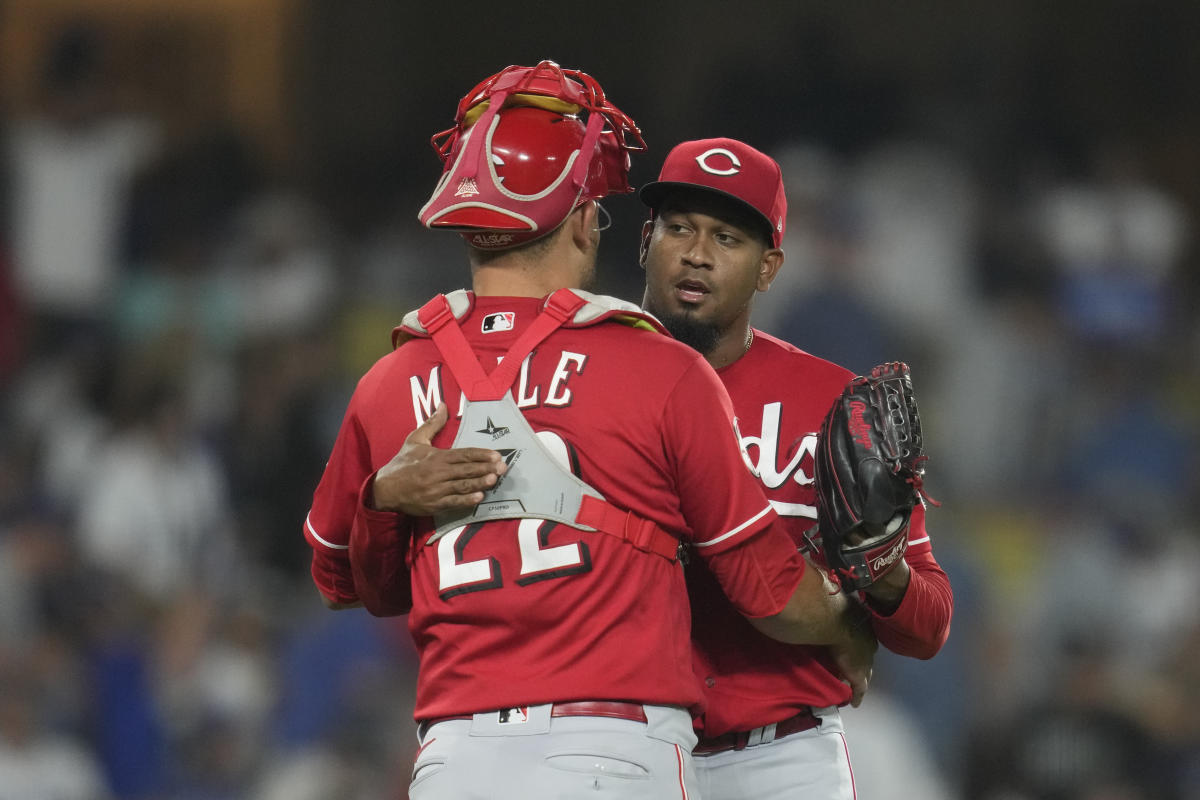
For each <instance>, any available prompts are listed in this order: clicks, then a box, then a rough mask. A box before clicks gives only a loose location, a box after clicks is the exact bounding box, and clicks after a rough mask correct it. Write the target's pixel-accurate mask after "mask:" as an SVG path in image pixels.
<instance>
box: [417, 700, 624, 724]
mask: <svg viewBox="0 0 1200 800" xmlns="http://www.w3.org/2000/svg"><path fill="white" fill-rule="evenodd" d="M493 713H499V712H493ZM550 716H552V717H607V718H609V719H627V720H630V721H632V722H645V721H646V709H645V708H644V707H643V706H642V704H641V703H621V702H617V701H613V700H578V701H575V702H571V703H554V704H553V705H552V706H550ZM472 717H473V715H472V714H462V715H459V716H452V717H434V718H433V719H427V720H422V722H421V727H422V729H426V730H427V729H428V728H429V726H431V725H436V724H437V723H439V722H449V721H450V720H454V719H472Z"/></svg>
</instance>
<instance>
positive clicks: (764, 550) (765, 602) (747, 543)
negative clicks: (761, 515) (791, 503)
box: [705, 521, 807, 618]
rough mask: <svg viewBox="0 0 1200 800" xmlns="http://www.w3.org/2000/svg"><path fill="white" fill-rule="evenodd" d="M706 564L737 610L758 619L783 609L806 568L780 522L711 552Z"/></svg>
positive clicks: (745, 615)
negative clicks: (718, 550)
mask: <svg viewBox="0 0 1200 800" xmlns="http://www.w3.org/2000/svg"><path fill="white" fill-rule="evenodd" d="M705 563H706V564H707V565H708V568H709V570H711V571H712V573H713V575H714V576H715V577H716V579H717V583H719V584H720V585H721V590H722V591H723V592H724V593H725V596H726V597H728V598H729V600H730V602H731V603H732V604H733V607H734V608H736V609H737V610H738V613H740V614H741V615H742V616H744V617H755V618H759V617H769V616H771V615H773V614H778V613H779V612H780V611H782V610H783V608H784V606H786V605H787V602H788V600H789V599H791V596H792V594H793V593H794V592H795V591H796V586H797V585H799V583H800V579H801V578H802V577H804V570H805V569H806V567H807V564H806V563H805V561H804V559H803V558H802V557H801V555H800V552H799V551H798V550H797V549H796V546H795V544H794V543H793V542H792V538H791V537H790V536H788V534H787V532H786V531H785V530H784V529H783V527H782V525H781V524H780V523H779V522H778V521H776V522H775V523H774V524H772V525H770V526H769V527H767V528H766V529H765V530H762V531H760V532H759V533H757V534H755V535H754V536H752V537H750V538H749V539H748V540H742V541H739V542H738V544H737V545H736V546H735V547H729V548H725V549H723V550H721V551H720V552H717V553H713V554H711V555H708V556H707V557H706V558H705Z"/></svg>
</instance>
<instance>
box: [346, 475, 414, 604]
mask: <svg viewBox="0 0 1200 800" xmlns="http://www.w3.org/2000/svg"><path fill="white" fill-rule="evenodd" d="M374 480H375V473H371V474H370V475H368V476H367V478H366V480H364V481H363V484H362V488H361V490H360V491H359V497H358V503H357V507H356V509H355V513H354V521H353V523H351V526H350V548H349V559H350V572H351V575H352V576H353V579H354V589H355V592H356V593H357V594H358V599H359V600H361V601H362V604H363V606H364V607H365V608H366V609H367V611H369V612H370V613H371V614H373V615H375V616H377V617H391V616H396V615H399V614H407V613H408V612H409V611H411V610H412V604H413V601H412V574H411V572H410V567H411V564H410V559H409V552H410V551H411V549H412V542H411V539H412V525H411V519H410V518H409V517H406V516H405V515H404V514H399V513H394V512H391V511H378V510H376V509H373V508H371V505H370V499H371V487H372V486H373V484H374Z"/></svg>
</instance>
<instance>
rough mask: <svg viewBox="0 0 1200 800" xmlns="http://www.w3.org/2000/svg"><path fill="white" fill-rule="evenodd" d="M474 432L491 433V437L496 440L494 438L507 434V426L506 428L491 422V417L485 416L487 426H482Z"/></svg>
mask: <svg viewBox="0 0 1200 800" xmlns="http://www.w3.org/2000/svg"><path fill="white" fill-rule="evenodd" d="M475 432H476V433H489V434H491V436H492V439H493V440H496V439H499V438H500V437H501V436H507V435H508V428H506V427H505V426H503V425H499V426H498V425H496V423H494V422H492V418H491V417H488V418H487V427H486V428H484V429H483V430H479V431H475Z"/></svg>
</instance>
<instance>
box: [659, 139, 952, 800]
mask: <svg viewBox="0 0 1200 800" xmlns="http://www.w3.org/2000/svg"><path fill="white" fill-rule="evenodd" d="M640 196H641V199H642V200H643V202H644V203H645V204H646V205H648V206H649V207H650V208H651V210H652V218H651V220H650V221H648V222H647V223H646V224H645V227H644V229H643V232H642V244H641V253H640V255H641V264H642V266H643V267H644V268H645V270H646V293H645V297H644V301H643V307H644V308H645V310H647V311H650V312H652V313H653V314H654V315H655V316H656V317H657V318H658V319H659V320H661V321H662V322H663V324H664V325H665V326H666V328H667V329H668V330H669V331H671V333H673V334H674V335H675V337H676V338H678V339H680V340H682V341H684V342H686V343H688V344H690V345H691V346H693V347H694V348H696V349H697V350H698V351H699V352H700V353H702V354H703V355H704V356H705V357H706V358H707V359H708V361H709V362H710V363H711V364H712V365H713V367H715V368H716V370H717V373H718V374H719V375H720V378H721V381H722V383H724V384H725V388H726V389H727V390H728V391H729V395H730V397H731V399H732V401H733V406H734V413H735V415H736V418H737V423H738V427H739V430H740V435H741V441H742V443H743V446H744V447H745V449H746V450H747V451H748V452H749V455H750V460H751V462H752V467H753V469H754V472H755V474H756V475H757V476H758V480H759V481H760V483H761V485H762V488H763V490H764V491H765V492H766V494H767V497H768V498H769V499H770V503H771V506H772V508H774V509H775V511H776V512H777V513H778V514H779V515H780V517H781V519H782V520H783V522H784V524H785V525H786V526H787V528H788V530H789V532H790V534H791V536H792V538H793V540H794V541H795V542H796V545H797V546H798V547H801V546H803V545H804V543H805V539H804V534H805V532H806V530H808V529H809V528H811V527H813V525H814V523H815V520H816V519H817V512H816V495H815V492H814V487H813V478H814V468H813V453H814V450H815V448H816V441H817V431H818V430H820V428H821V424H822V419H823V418H824V417H825V415H826V412H827V411H828V410H829V409H830V406H831V404H832V403H833V402H834V400H835V398H837V397H839V395H840V394H841V392H842V389H843V387H844V386H846V384H847V382H848V381H849V380H850V379H851V378H852V377H853V376H852V374H851V373H850V372H849V371H847V370H845V369H843V368H842V367H839V366H837V365H835V364H832V363H830V362H827V361H823V360H822V359H820V358H817V357H815V356H812V355H809V354H808V353H805V352H804V351H802V350H799V349H798V348H796V347H794V346H792V345H790V344H788V343H787V342H784V341H781V340H779V339H777V338H775V337H772V336H769V335H767V334H765V333H763V332H762V331H759V330H756V329H754V328H752V327H751V325H750V315H751V307H752V303H753V298H754V295H755V293H756V292H765V291H767V289H768V288H769V287H770V285H771V281H772V280H773V279H774V277H775V275H776V274H777V273H778V271H779V269H780V268H781V266H782V264H783V260H784V255H783V251H782V250H781V249H780V245H781V242H782V240H783V234H784V224H785V220H786V215H787V205H786V198H785V195H784V186H783V179H782V176H781V172H780V169H779V166H778V164H776V163H775V161H774V160H772V159H771V158H769V157H768V156H766V155H764V154H763V153H761V152H759V151H758V150H755V149H754V148H752V147H750V146H748V145H746V144H744V143H742V142H739V141H736V140H732V139H705V140H700V141H691V142H685V143H683V144H681V145H679V146H678V147H676V148H675V149H673V150H672V151H671V152H670V153H669V154H668V156H667V158H666V160H665V162H664V164H663V167H662V171H661V174H660V176H659V179H658V180H657V181H655V182H652V183H650V184H647V185H646V186H644V187H643V188H642V189H641V192H640ZM688 588H689V592H690V595H691V599H692V614H693V629H692V635H693V644H694V654H695V665H696V671H697V674H698V676H699V677H700V678H701V680H702V682H703V684H704V687H705V689H704V692H705V700H706V710H705V713H704V716H703V718H702V720H701V727H700V741H699V744H698V745H697V747H696V750H695V753H696V755H697V759H696V764H697V770H698V772H699V776H700V783H701V792H702V794H703V796H704V797H705V798H706V800H734V799H735V798H739V799H740V798H747V797H753V798H755V800H769V799H770V798H784V797H787V798H794V797H814V798H839V799H840V798H846V799H847V800H849V799H850V798H854V797H855V796H856V795H855V789H854V775H853V772H852V770H851V766H850V759H849V754H848V749H847V745H846V742H845V739H844V736H843V732H842V724H841V720H840V719H839V715H838V708H839V707H840V706H843V705H845V704H846V703H847V702H850V701H851V700H852V693H851V689H850V688H849V687H848V686H847V685H846V684H845V683H843V682H842V681H841V680H840V679H839V676H838V672H837V670H836V669H835V668H834V667H833V665H832V664H831V662H830V660H829V652H828V651H827V650H826V649H824V648H821V647H814V646H809V645H789V644H783V643H780V642H777V641H772V640H770V639H768V638H766V637H764V636H762V635H760V634H759V633H758V632H757V631H755V630H754V628H753V627H752V626H750V625H748V624H746V621H745V620H744V619H743V618H741V616H740V615H739V614H738V613H737V612H736V611H735V610H734V609H733V608H732V607H731V606H730V604H729V602H728V600H726V599H725V598H724V597H722V595H721V592H720V589H719V586H718V584H717V582H716V581H715V580H714V576H713V574H712V572H711V570H709V569H708V567H707V566H706V565H705V564H704V563H703V562H697V563H694V564H691V565H690V566H689V568H688ZM863 596H864V598H865V601H866V606H867V608H868V609H870V621H871V627H872V628H873V629H874V632H875V634H876V636H877V637H878V640H879V642H880V643H882V644H883V645H884V646H886V647H887V648H888V649H890V650H892V651H894V652H896V653H899V654H901V655H906V656H913V657H917V658H930V657H932V656H933V655H934V654H936V653H937V652H938V650H939V649H940V647H941V645H942V644H943V643H944V641H945V640H946V636H947V635H948V632H949V626H950V616H951V610H952V605H953V600H952V595H951V589H950V583H949V580H948V579H947V577H946V575H945V573H944V572H943V571H942V570H941V568H940V567H939V566H938V564H937V562H936V561H935V560H934V557H933V553H932V550H931V547H930V541H929V536H928V534H927V533H926V530H925V513H924V508H923V506H921V505H918V506H917V507H916V508H915V509H913V512H912V518H911V521H910V525H909V529H908V546H907V551H906V552H905V554H904V557H903V558H902V559H899V560H898V561H897V563H896V566H895V568H893V569H891V570H890V571H889V572H887V573H886V574H884V575H883V576H882V577H880V578H879V579H878V580H877V581H876V582H875V583H874V584H872V585H869V586H868V587H866V588H865V590H864V592H863Z"/></svg>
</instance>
